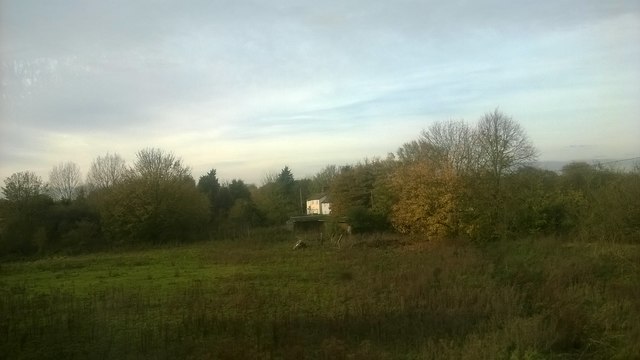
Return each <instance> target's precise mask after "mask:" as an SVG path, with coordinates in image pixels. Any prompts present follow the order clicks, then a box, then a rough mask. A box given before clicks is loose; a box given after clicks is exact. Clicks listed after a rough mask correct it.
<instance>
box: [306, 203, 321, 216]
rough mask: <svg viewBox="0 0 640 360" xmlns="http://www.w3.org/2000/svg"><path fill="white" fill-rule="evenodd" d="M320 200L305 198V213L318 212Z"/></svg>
mask: <svg viewBox="0 0 640 360" xmlns="http://www.w3.org/2000/svg"><path fill="white" fill-rule="evenodd" d="M320 210H321V208H320V200H307V215H312V214H320Z"/></svg>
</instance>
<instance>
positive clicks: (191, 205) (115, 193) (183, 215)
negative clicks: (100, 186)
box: [98, 149, 209, 242]
mask: <svg viewBox="0 0 640 360" xmlns="http://www.w3.org/2000/svg"><path fill="white" fill-rule="evenodd" d="M98 201H99V205H98V207H99V209H100V215H101V218H102V223H103V226H104V230H105V233H106V234H107V236H108V237H109V238H110V239H111V240H113V241H151V242H167V241H171V240H177V241H185V240H189V239H191V238H193V237H195V236H198V235H200V234H201V232H202V231H203V230H204V227H205V225H206V224H207V221H208V220H209V202H208V201H207V198H206V196H205V195H203V194H202V193H201V192H200V191H198V190H197V188H196V184H195V181H194V180H193V178H192V177H191V174H190V171H189V168H188V167H186V166H184V165H183V164H182V161H181V160H180V159H178V158H176V157H175V156H174V155H173V154H172V153H167V152H164V151H162V150H160V149H144V150H141V151H139V152H138V153H137V159H136V162H135V164H134V168H133V171H131V172H130V173H129V174H128V176H127V177H126V179H125V180H124V181H122V182H119V183H118V184H117V185H116V186H114V187H113V188H112V189H110V191H109V192H108V193H106V194H103V196H101V197H100V199H99V200H98Z"/></svg>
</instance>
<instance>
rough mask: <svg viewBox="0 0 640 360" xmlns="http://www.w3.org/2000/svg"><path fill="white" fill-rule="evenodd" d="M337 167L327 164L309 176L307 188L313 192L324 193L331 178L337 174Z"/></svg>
mask: <svg viewBox="0 0 640 360" xmlns="http://www.w3.org/2000/svg"><path fill="white" fill-rule="evenodd" d="M338 174H339V169H338V167H337V166H335V165H327V166H325V167H324V168H323V169H322V170H320V171H319V172H318V173H317V174H315V175H314V176H313V178H311V184H310V186H309V190H310V191H311V192H313V193H324V192H326V191H328V190H329V188H331V184H332V183H333V180H334V179H335V178H336V177H337V176H338Z"/></svg>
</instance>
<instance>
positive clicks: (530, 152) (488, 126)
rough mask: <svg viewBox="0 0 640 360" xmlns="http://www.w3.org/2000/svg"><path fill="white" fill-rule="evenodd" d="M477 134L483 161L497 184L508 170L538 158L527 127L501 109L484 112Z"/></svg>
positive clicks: (510, 170)
mask: <svg viewBox="0 0 640 360" xmlns="http://www.w3.org/2000/svg"><path fill="white" fill-rule="evenodd" d="M476 136H477V137H476V139H477V143H478V150H479V151H480V161H481V162H482V164H483V165H484V168H485V170H487V171H488V173H489V174H490V175H491V177H492V178H493V179H494V181H495V182H496V184H497V186H499V184H500V179H501V178H502V176H504V175H505V174H506V173H509V172H512V171H514V170H516V169H518V168H520V167H522V166H525V165H527V164H530V163H532V162H533V161H535V160H536V157H537V152H536V149H535V147H534V146H533V144H532V143H531V141H530V140H529V138H528V137H527V134H526V133H525V131H524V129H523V128H522V127H521V126H520V124H518V123H517V122H515V121H514V120H513V119H512V118H511V117H510V116H507V115H505V114H503V113H502V112H501V111H499V110H498V109H495V110H494V111H493V112H490V113H486V114H484V116H483V117H482V118H481V119H480V121H479V122H478V127H477V134H476Z"/></svg>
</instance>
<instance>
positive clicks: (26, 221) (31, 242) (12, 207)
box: [0, 171, 52, 254]
mask: <svg viewBox="0 0 640 360" xmlns="http://www.w3.org/2000/svg"><path fill="white" fill-rule="evenodd" d="M4 184H5V186H4V187H3V188H2V193H3V195H4V197H5V198H6V201H3V202H2V204H1V205H2V209H1V211H2V213H1V214H0V216H1V217H2V224H1V225H2V229H1V230H2V231H1V233H2V234H1V236H0V254H7V253H21V254H30V253H33V252H35V251H38V250H40V249H41V248H42V245H43V243H44V242H46V239H42V238H43V236H44V235H43V234H44V230H43V225H44V223H45V219H46V218H47V215H48V214H47V213H48V210H49V208H50V206H51V203H52V201H51V198H50V197H49V196H48V195H46V194H45V192H46V186H44V185H43V184H42V180H41V179H40V177H39V176H37V175H36V174H34V173H33V172H30V171H24V172H19V173H15V174H12V175H11V176H9V177H8V178H6V179H5V180H4ZM37 234H39V235H42V236H39V235H38V236H37Z"/></svg>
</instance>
